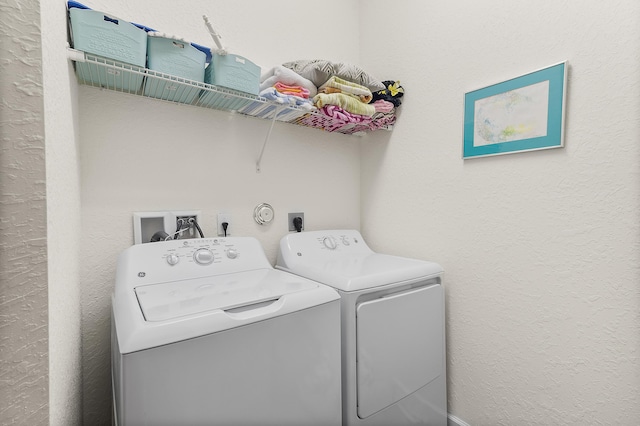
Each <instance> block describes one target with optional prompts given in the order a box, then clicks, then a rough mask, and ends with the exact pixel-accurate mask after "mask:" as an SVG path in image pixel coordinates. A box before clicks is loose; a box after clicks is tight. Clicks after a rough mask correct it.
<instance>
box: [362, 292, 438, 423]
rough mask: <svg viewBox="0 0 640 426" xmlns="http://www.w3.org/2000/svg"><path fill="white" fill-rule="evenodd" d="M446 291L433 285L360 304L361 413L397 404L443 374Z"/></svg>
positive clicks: (367, 413) (364, 416)
mask: <svg viewBox="0 0 640 426" xmlns="http://www.w3.org/2000/svg"><path fill="white" fill-rule="evenodd" d="M443 291H444V290H443V288H442V286H441V285H432V286H428V287H422V288H419V289H413V290H409V291H407V292H403V293H398V294H392V295H389V296H387V297H382V298H380V299H375V300H371V301H368V302H363V303H361V304H359V305H358V307H357V326H356V332H357V337H356V340H357V349H356V352H357V361H358V363H357V382H358V389H357V398H358V417H360V418H366V417H368V416H370V415H372V414H374V413H376V412H378V411H380V410H382V409H384V408H386V407H388V406H390V405H392V404H394V403H395V402H397V401H399V400H401V399H402V398H404V397H406V396H407V395H410V394H412V393H413V392H415V391H417V390H418V389H420V388H421V387H423V386H425V385H426V384H428V383H429V382H431V381H432V380H433V379H435V378H437V377H438V376H440V375H441V374H443V372H444V298H443V295H444V294H443Z"/></svg>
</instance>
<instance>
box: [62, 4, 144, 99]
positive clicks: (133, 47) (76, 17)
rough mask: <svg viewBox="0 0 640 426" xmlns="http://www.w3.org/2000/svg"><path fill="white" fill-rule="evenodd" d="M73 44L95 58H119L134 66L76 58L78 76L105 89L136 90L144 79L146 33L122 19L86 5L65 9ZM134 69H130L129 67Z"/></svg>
mask: <svg viewBox="0 0 640 426" xmlns="http://www.w3.org/2000/svg"><path fill="white" fill-rule="evenodd" d="M69 19H70V21H71V34H72V38H73V47H74V49H76V50H81V51H83V52H86V53H88V54H92V55H96V60H97V61H98V62H101V63H104V64H107V65H112V64H111V61H109V60H114V61H117V62H123V63H126V64H130V65H134V66H135V67H130V66H129V67H109V66H107V67H103V66H100V67H99V66H96V65H95V64H91V63H87V62H76V73H77V75H78V79H79V80H81V81H82V82H84V83H88V84H92V85H94V86H100V87H105V88H109V89H116V90H123V91H128V92H137V91H138V90H139V89H140V87H141V85H142V80H143V79H144V74H143V72H142V70H140V69H139V68H144V66H145V63H146V57H147V33H146V32H145V31H144V30H142V29H140V28H138V27H136V26H135V25H133V24H131V23H130V22H127V21H124V20H122V19H118V18H115V17H113V16H110V15H106V14H104V13H102V12H99V11H96V10H90V9H80V8H75V7H74V8H71V9H69ZM132 69H133V70H135V71H136V72H131V71H130V70H132Z"/></svg>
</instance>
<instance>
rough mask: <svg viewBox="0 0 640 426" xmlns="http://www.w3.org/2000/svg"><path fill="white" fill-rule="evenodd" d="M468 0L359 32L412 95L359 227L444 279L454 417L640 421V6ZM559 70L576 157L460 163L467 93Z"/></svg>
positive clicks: (368, 178) (377, 64) (370, 164)
mask: <svg viewBox="0 0 640 426" xmlns="http://www.w3.org/2000/svg"><path fill="white" fill-rule="evenodd" d="M461 3H462V2H450V1H437V2H425V1H419V0H416V1H403V2H396V3H394V7H393V16H394V17H397V21H389V22H390V26H389V27H388V34H387V35H386V36H385V37H378V36H379V34H380V31H381V30H380V28H379V27H378V26H375V25H362V26H361V28H362V41H361V46H362V52H361V58H362V60H363V63H364V65H365V66H366V67H367V69H370V70H371V71H372V72H375V73H377V74H379V75H380V76H381V77H382V78H396V79H400V80H401V82H402V84H403V86H404V87H405V88H406V90H407V94H406V95H405V102H404V104H403V106H402V114H401V117H400V119H399V123H398V124H397V125H396V128H395V130H394V132H393V134H392V135H391V138H390V140H389V141H386V140H383V137H382V136H383V135H380V136H378V135H375V136H374V137H372V138H371V140H370V141H369V143H368V144H367V146H366V148H364V147H363V153H362V154H363V155H362V193H363V198H362V227H363V232H364V234H365V236H366V237H367V238H368V240H369V241H370V242H371V244H372V245H373V246H374V247H375V248H377V249H383V250H385V251H390V252H393V253H396V254H401V255H408V256H413V257H418V258H424V259H432V260H435V261H438V262H440V263H442V264H443V266H444V269H445V271H446V273H445V278H446V279H445V284H446V289H447V310H448V311H447V331H448V336H447V337H448V376H449V389H448V391H449V411H450V412H451V413H453V414H455V415H456V416H458V417H460V418H461V419H463V420H465V421H467V422H468V423H470V424H472V425H474V426H479V425H491V426H494V425H521V424H527V425H551V424H555V425H558V424H572V425H585V424H593V425H596V424H603V425H613V424H616V425H636V424H640V388H639V386H640V359H639V357H640V287H639V286H638V283H639V282H640V221H639V220H638V219H639V216H638V211H640V169H639V167H638V160H639V159H640V144H638V140H639V139H640V123H639V117H640V77H639V76H640V68H639V67H640V3H638V2H637V1H636V0H626V1H618V2H607V3H603V2H600V1H593V0H590V1H583V2H576V1H553V2H551V1H546V2H505V1H497V0H495V1H483V2H464V7H462V6H461ZM386 5H387V2H385V1H378V0H376V1H367V6H368V7H367V8H366V9H363V11H362V12H363V22H365V23H366V22H378V20H379V19H380V18H381V16H380V13H379V11H380V10H381V9H383V8H385V7H386ZM374 38H375V39H376V42H375V43H367V42H366V41H367V40H373V39H374ZM562 60H568V61H569V65H570V69H569V87H568V98H567V101H568V109H567V120H566V147H565V148H564V149H557V150H549V151H544V152H536V153H521V154H514V155H507V156H501V157H492V158H484V159H474V160H468V161H463V160H462V159H461V158H460V157H461V144H462V112H463V94H464V92H465V91H469V90H473V89H477V88H479V87H483V86H485V85H488V84H492V83H496V82H499V81H501V80H504V79H507V78H511V77H515V76H517V75H519V74H523V73H526V72H529V71H533V70H535V69H538V68H541V67H544V66H547V65H551V64H554V63H556V62H559V61H562Z"/></svg>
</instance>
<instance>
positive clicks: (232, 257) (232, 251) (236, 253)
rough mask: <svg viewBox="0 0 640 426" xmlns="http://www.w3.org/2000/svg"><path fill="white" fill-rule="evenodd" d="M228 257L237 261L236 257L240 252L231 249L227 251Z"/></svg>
mask: <svg viewBox="0 0 640 426" xmlns="http://www.w3.org/2000/svg"><path fill="white" fill-rule="evenodd" d="M227 257H228V258H229V259H235V258H236V257H238V250H236V249H234V248H230V249H229V250H227Z"/></svg>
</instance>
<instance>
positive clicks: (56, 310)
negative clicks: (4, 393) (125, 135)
mask: <svg viewBox="0 0 640 426" xmlns="http://www.w3.org/2000/svg"><path fill="white" fill-rule="evenodd" d="M40 9H41V10H40V13H41V22H42V34H43V37H42V62H43V67H42V80H43V83H44V85H43V87H44V125H45V143H46V153H47V155H46V163H47V164H46V169H47V251H48V260H49V271H48V277H49V395H50V400H49V403H50V406H49V424H50V425H52V426H55V425H60V426H73V425H78V424H80V419H81V394H80V390H81V371H82V370H81V357H80V355H81V349H80V282H79V279H80V277H79V266H78V265H79V262H80V260H79V254H80V226H79V224H80V166H79V161H80V160H79V152H78V146H77V143H76V131H77V130H76V129H77V127H78V120H77V112H76V107H77V84H76V83H75V75H74V74H73V66H72V65H71V62H70V61H69V60H68V59H67V57H66V42H67V24H66V7H65V2H63V1H46V2H42V3H41V5H40Z"/></svg>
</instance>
